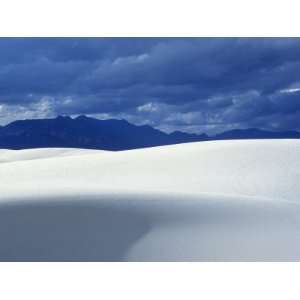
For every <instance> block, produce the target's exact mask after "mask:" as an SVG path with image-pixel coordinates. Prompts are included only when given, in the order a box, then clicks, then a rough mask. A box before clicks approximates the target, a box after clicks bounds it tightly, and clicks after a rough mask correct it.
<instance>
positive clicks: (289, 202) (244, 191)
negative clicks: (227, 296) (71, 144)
mask: <svg viewBox="0 0 300 300" xmlns="http://www.w3.org/2000/svg"><path fill="white" fill-rule="evenodd" d="M73 150H74V149H73ZM73 150H72V151H73ZM9 151H10V150H2V151H1V152H0V160H1V157H2V161H5V159H3V157H8V158H6V163H2V164H0V192H1V195H0V197H1V199H0V241H1V245H0V260H17V261H18V260H30V261H36V260H37V261H39V260H47V261H51V260H68V261H73V260H74V261H77V260H86V261H89V260H92V261H93V260H97V261H123V260H124V261H127V260H129V261H153V260H154V261H193V260H195V261H203V260H204V261H220V260H221V261H224V260H231V261H232V260H233V261H243V260H247V261H250V260H252V261H253V260H260V261H261V260H263V261H267V260H268V261H274V260H285V261H288V260H300V199H299V195H300V184H299V182H300V141H298V140H244V141H217V142H216V141H215V142H201V143H189V144H181V145H172V146H164V147H155V148H147V149H140V150H130V151H122V152H106V151H99V152H98V151H90V150H78V152H69V151H71V150H65V149H62V150H61V149H48V150H47V149H41V150H24V151H17V152H14V154H13V156H12V154H10V153H9ZM26 151H27V153H26ZM28 151H29V152H30V151H31V152H30V153H29V154H28ZM40 151H41V152H40ZM65 151H66V152H65ZM68 153H69V154H68ZM35 154H36V155H35ZM77 154H78V155H77ZM28 157H30V158H28ZM28 159H30V160H28Z"/></svg>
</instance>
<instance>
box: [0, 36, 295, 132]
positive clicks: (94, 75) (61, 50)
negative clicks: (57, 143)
mask: <svg viewBox="0 0 300 300" xmlns="http://www.w3.org/2000/svg"><path fill="white" fill-rule="evenodd" d="M65 114H66V115H71V116H72V115H79V114H86V115H89V116H94V117H97V118H123V119H126V120H128V121H129V122H132V123H135V124H149V125H151V126H154V127H157V128H160V129H163V130H166V131H172V130H182V131H188V132H199V133H200V132H207V133H215V132H220V131H225V130H228V129H232V128H248V127H258V128H264V129H271V130H300V38H0V124H6V123H8V122H10V121H13V120H16V119H27V118H48V117H55V116H57V115H65Z"/></svg>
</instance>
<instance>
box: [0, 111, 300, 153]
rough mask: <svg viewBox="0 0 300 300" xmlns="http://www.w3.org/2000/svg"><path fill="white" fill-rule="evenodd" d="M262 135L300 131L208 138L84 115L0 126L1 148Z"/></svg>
mask: <svg viewBox="0 0 300 300" xmlns="http://www.w3.org/2000/svg"><path fill="white" fill-rule="evenodd" d="M261 138H300V133H299V132H296V131H287V132H270V131H264V130H260V129H244V130H241V129H239V130H231V131H227V132H224V133H221V134H218V135H216V136H211V137H209V136H207V135H206V134H201V135H197V134H188V133H184V132H179V131H175V132H173V133H170V134H167V133H164V132H162V131H160V130H157V129H154V128H152V127H151V126H148V125H143V126H136V125H133V124H130V123H129V122H127V121H125V120H115V119H111V120H98V119H94V118H89V117H86V116H79V117H77V118H75V119H72V118H70V117H62V116H59V117H57V118H55V119H36V120H22V121H21V120H20V121H15V122H12V123H10V124H8V125H6V126H2V127H0V148H5V149H28V148H43V147H73V148H89V149H103V150H128V149H136V148H144V147H153V146H160V145H171V144H178V143H187V142H195V141H207V140H220V139H261Z"/></svg>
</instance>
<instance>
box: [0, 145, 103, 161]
mask: <svg viewBox="0 0 300 300" xmlns="http://www.w3.org/2000/svg"><path fill="white" fill-rule="evenodd" d="M95 151H96V152H97V153H99V152H101V151H99V150H87V149H75V148H38V149H26V150H6V149H0V163H4V162H13V161H20V160H32V159H41V158H49V157H60V156H73V155H82V154H88V153H96V152H95ZM103 152H104V151H103Z"/></svg>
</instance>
